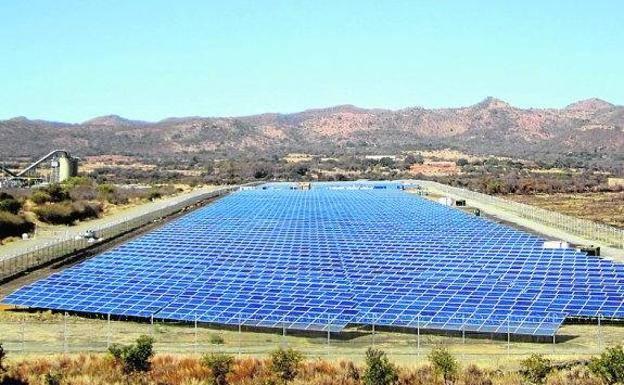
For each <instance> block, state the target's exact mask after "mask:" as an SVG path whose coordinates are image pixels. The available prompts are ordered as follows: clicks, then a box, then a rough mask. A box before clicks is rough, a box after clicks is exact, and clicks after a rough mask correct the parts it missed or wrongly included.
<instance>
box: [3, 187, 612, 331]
mask: <svg viewBox="0 0 624 385" xmlns="http://www.w3.org/2000/svg"><path fill="white" fill-rule="evenodd" d="M295 186H296V185H294V184H292V183H279V184H267V185H263V186H260V187H259V188H256V189H247V190H244V191H239V192H236V193H233V194H231V195H229V196H227V197H225V198H223V199H220V200H219V201H217V202H215V203H213V204H211V205H209V206H206V207H204V208H201V209H198V210H196V211H194V212H192V213H190V214H187V215H185V216H184V217H181V218H179V219H177V220H174V221H172V222H170V223H168V224H166V225H164V226H163V227H161V228H159V229H157V230H154V231H152V232H150V233H148V234H145V235H143V236H141V237H139V238H137V239H135V240H132V241H130V242H128V243H125V244H123V245H120V246H118V247H116V248H114V249H112V250H110V251H108V252H105V253H103V254H100V255H99V256H97V257H95V258H92V259H90V260H88V261H85V262H83V263H81V264H79V265H77V266H74V267H71V268H69V269H67V270H65V271H62V272H60V273H57V274H53V275H51V276H50V277H48V278H45V279H42V280H40V281H37V282H35V283H33V284H31V285H28V286H25V287H23V288H21V289H19V290H17V291H16V292H14V293H12V294H10V295H9V296H7V297H6V298H5V299H4V300H3V302H4V303H6V304H13V305H20V306H28V307H33V308H46V309H57V310H65V311H76V312H87V313H99V314H112V315H125V316H134V317H151V316H154V317H156V318H163V319H171V320H184V321H200V322H208V323H217V324H231V325H238V324H240V325H249V326H260V327H279V328H287V329H298V330H330V331H340V330H343V329H344V328H345V327H346V326H347V325H349V324H369V325H370V324H375V325H379V326H394V327H407V328H422V329H434V330H451V331H475V332H490V333H512V334H528V335H544V336H546V335H553V334H554V333H556V331H557V329H558V328H559V327H560V325H561V323H562V322H563V320H564V319H565V318H566V317H598V316H599V315H600V316H602V317H605V318H622V317H623V316H624V308H623V307H622V304H623V298H624V289H623V287H624V286H623V285H622V283H624V268H623V267H622V265H619V264H615V263H613V262H611V261H607V260H602V259H599V258H596V257H590V256H588V255H586V254H585V253H581V252H577V251H576V250H573V249H544V248H543V247H542V245H543V239H541V238H540V237H537V236H535V235H532V234H528V233H526V232H523V231H520V230H517V229H513V228H510V227H507V226H503V225H501V224H498V223H495V222H492V221H489V220H487V219H484V218H482V217H476V216H472V215H469V214H466V213H464V212H462V211H460V210H457V209H454V208H451V207H447V206H443V205H439V204H437V203H435V202H432V201H429V200H426V199H424V198H421V197H419V196H416V195H414V194H409V193H407V192H405V191H403V189H404V186H405V185H404V184H402V183H398V182H349V183H344V182H332V183H314V184H313V186H312V189H311V190H309V191H303V190H297V189H294V187H295Z"/></svg>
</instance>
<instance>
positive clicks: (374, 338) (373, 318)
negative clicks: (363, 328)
mask: <svg viewBox="0 0 624 385" xmlns="http://www.w3.org/2000/svg"><path fill="white" fill-rule="evenodd" d="M372 326H373V348H374V347H375V317H374V316H373V325H372Z"/></svg>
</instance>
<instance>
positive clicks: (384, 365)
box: [362, 348, 399, 385]
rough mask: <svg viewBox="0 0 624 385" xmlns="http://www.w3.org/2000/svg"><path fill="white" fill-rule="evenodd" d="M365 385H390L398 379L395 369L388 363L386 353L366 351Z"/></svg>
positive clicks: (375, 350)
mask: <svg viewBox="0 0 624 385" xmlns="http://www.w3.org/2000/svg"><path fill="white" fill-rule="evenodd" d="M362 378H363V380H364V384H365V385H391V384H395V383H396V382H397V380H398V379H399V376H398V373H397V369H396V368H395V367H394V365H392V363H390V361H389V360H388V357H387V356H386V353H384V352H383V351H381V350H377V349H373V348H369V349H368V350H367V351H366V369H365V370H364V375H363V377H362Z"/></svg>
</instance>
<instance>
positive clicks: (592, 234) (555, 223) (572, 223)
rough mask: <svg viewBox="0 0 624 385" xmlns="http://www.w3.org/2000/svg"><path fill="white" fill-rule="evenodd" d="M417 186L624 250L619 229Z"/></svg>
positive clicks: (483, 196) (456, 191) (498, 200)
mask: <svg viewBox="0 0 624 385" xmlns="http://www.w3.org/2000/svg"><path fill="white" fill-rule="evenodd" d="M418 184H419V185H420V186H422V187H423V188H425V189H428V190H437V191H439V192H441V193H443V194H446V195H449V196H451V197H455V198H459V199H465V200H467V201H468V203H469V204H473V205H476V204H479V203H481V204H484V205H488V206H492V207H495V208H497V209H500V210H502V211H506V212H509V213H511V214H514V215H517V216H519V217H521V218H525V219H528V220H531V221H533V222H537V223H541V224H544V225H546V226H550V227H552V228H555V229H559V230H562V231H564V232H566V233H568V234H571V235H575V236H578V237H581V238H583V239H588V240H595V241H599V242H602V243H604V245H605V246H610V247H617V248H624V230H622V229H618V228H615V227H612V226H607V225H604V224H601V223H596V222H592V221H588V220H586V219H580V218H574V217H571V216H568V215H564V214H561V213H557V212H553V211H549V210H545V209H542V208H539V207H535V206H530V205H526V204H523V203H518V202H512V201H508V200H505V199H501V198H497V197H493V196H491V195H487V194H482V193H478V192H474V191H470V190H466V189H462V188H458V187H451V186H448V185H444V184H441V183H437V182H432V181H418ZM470 201H472V203H471V202H470ZM475 203H476V204H475Z"/></svg>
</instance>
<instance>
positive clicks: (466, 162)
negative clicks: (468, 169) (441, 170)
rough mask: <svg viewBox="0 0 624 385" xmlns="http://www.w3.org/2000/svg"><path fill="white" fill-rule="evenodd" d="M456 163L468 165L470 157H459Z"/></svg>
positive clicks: (461, 165)
mask: <svg viewBox="0 0 624 385" xmlns="http://www.w3.org/2000/svg"><path fill="white" fill-rule="evenodd" d="M455 164H456V165H458V166H459V167H463V166H467V165H468V159H466V158H459V159H457V161H455Z"/></svg>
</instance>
